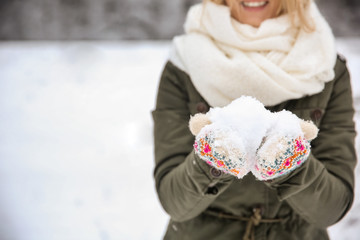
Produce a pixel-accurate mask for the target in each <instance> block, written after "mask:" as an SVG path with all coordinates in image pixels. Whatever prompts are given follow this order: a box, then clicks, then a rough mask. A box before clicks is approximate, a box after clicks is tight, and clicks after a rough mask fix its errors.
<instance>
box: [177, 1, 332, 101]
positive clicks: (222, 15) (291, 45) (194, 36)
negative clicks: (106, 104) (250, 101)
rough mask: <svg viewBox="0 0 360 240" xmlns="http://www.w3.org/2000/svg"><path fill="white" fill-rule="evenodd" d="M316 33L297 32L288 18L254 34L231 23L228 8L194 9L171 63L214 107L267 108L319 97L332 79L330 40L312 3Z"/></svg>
mask: <svg viewBox="0 0 360 240" xmlns="http://www.w3.org/2000/svg"><path fill="white" fill-rule="evenodd" d="M307 15H308V16H307V18H309V19H312V20H313V22H314V24H315V27H316V30H315V31H314V32H306V31H304V30H303V29H302V28H300V27H299V25H300V24H299V21H298V20H295V27H294V26H293V25H292V24H291V21H290V18H289V16H288V15H281V16H279V17H277V18H272V19H267V20H265V21H264V22H262V24H261V25H260V26H259V27H258V28H254V27H252V26H250V25H246V24H241V23H239V22H238V21H236V20H234V19H233V18H231V14H230V10H229V8H228V7H227V6H224V5H217V4H215V3H212V2H208V3H206V5H203V4H198V5H195V6H193V7H192V8H191V9H190V10H189V12H188V16H187V20H186V23H185V32H186V34H184V35H182V36H178V37H175V38H174V40H173V49H172V53H171V56H170V61H172V62H173V63H174V64H175V65H177V66H178V67H179V68H180V69H182V70H183V71H185V72H186V73H188V74H189V76H190V78H191V80H192V82H193V84H194V86H195V87H196V89H197V90H198V91H199V93H200V94H201V95H202V96H203V97H204V98H205V99H206V101H207V102H208V103H209V104H210V105H211V106H213V107H216V106H220V107H221V106H225V105H227V104H229V103H230V102H231V101H232V100H234V99H236V98H239V97H240V96H243V95H246V96H253V97H255V98H257V99H258V100H259V101H260V102H262V103H263V104H264V105H265V106H272V105H276V104H279V103H281V102H283V101H286V100H290V99H298V98H301V97H304V96H307V95H313V94H316V93H319V92H320V91H321V90H323V88H324V84H325V83H326V82H328V81H331V80H332V79H333V78H334V71H333V67H334V65H335V62H336V51H335V44H334V42H335V41H334V36H333V34H332V32H331V29H330V27H329V26H328V24H327V22H326V21H325V20H324V18H323V17H322V16H321V14H320V12H319V11H318V9H317V7H316V5H315V3H312V4H311V6H310V8H309V9H308V11H307Z"/></svg>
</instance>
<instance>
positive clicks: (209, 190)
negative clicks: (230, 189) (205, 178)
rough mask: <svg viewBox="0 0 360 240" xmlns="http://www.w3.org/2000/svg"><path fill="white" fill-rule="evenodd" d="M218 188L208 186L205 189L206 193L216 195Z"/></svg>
mask: <svg viewBox="0 0 360 240" xmlns="http://www.w3.org/2000/svg"><path fill="white" fill-rule="evenodd" d="M218 192H219V190H218V189H217V187H209V188H208V189H207V192H206V193H207V194H212V195H216V194H218Z"/></svg>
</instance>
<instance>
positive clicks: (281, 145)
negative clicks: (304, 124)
mask: <svg viewBox="0 0 360 240" xmlns="http://www.w3.org/2000/svg"><path fill="white" fill-rule="evenodd" d="M309 154H310V141H308V140H306V139H305V138H304V137H302V136H298V137H296V138H289V137H285V136H281V135H273V136H270V137H269V138H268V139H265V140H264V143H263V145H262V146H261V147H260V148H259V149H258V151H257V155H256V162H255V166H254V168H253V169H252V173H253V174H254V175H255V176H256V177H257V178H258V179H259V180H264V181H266V180H270V179H274V178H277V177H280V176H283V175H285V174H288V173H290V172H291V171H293V170H294V169H296V168H298V167H299V166H301V165H302V164H303V163H304V162H305V161H306V159H307V158H308V156H309Z"/></svg>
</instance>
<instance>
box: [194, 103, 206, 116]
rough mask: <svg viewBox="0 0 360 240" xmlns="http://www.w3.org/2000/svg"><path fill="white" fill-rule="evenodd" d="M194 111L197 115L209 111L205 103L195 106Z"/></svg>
mask: <svg viewBox="0 0 360 240" xmlns="http://www.w3.org/2000/svg"><path fill="white" fill-rule="evenodd" d="M196 110H197V112H198V113H206V112H207V111H208V110H209V107H208V106H207V105H206V104H205V103H203V102H199V103H198V104H197V105H196Z"/></svg>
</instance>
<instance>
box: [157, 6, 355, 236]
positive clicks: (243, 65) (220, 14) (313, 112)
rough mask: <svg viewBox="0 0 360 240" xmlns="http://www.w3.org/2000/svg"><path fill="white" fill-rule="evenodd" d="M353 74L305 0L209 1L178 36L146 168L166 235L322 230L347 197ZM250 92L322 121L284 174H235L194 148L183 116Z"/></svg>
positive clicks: (271, 105)
mask: <svg viewBox="0 0 360 240" xmlns="http://www.w3.org/2000/svg"><path fill="white" fill-rule="evenodd" d="M351 94H352V93H351V86H350V80H349V73H348V70H347V68H346V65H345V61H344V60H343V59H342V58H339V57H337V55H336V51H335V47H334V37H333V35H332V32H331V30H330V28H329V26H328V24H327V23H326V21H325V20H324V18H323V17H322V16H321V14H320V13H319V11H318V9H317V7H316V5H315V3H313V2H312V1H311V0H268V1H258V0H257V1H253V0H247V1H238V0H225V1H223V0H212V1H205V2H203V3H202V4H199V5H195V6H193V7H192V8H191V9H190V11H189V13H188V16H187V20H186V23H185V34H184V35H182V36H178V37H176V38H174V41H173V51H172V55H171V58H170V60H169V61H168V63H167V64H166V66H165V69H164V71H163V74H162V77H161V81H160V85H159V90H158V96H157V103H156V109H155V110H154V112H153V118H154V135H155V162H156V167H155V171H154V175H155V181H156V189H157V192H158V196H159V199H160V202H161V204H162V206H163V207H164V209H165V210H166V212H167V213H168V214H169V215H170V217H171V220H170V223H169V225H168V229H167V232H166V234H165V237H164V238H165V239H228V240H230V239H276V240H279V239H307V240H310V239H316V240H319V239H328V234H327V230H326V228H327V227H328V226H330V225H332V224H334V223H336V222H338V221H339V220H340V219H341V218H342V217H343V216H344V215H345V214H346V213H347V212H348V210H349V209H350V207H351V204H352V201H353V195H354V167H355V165H356V155H355V150H354V137H355V130H354V122H353V114H354V110H353V106H352V95H351ZM244 95H247V96H252V97H255V98H257V99H258V100H259V101H261V102H262V103H263V104H264V105H265V106H266V107H267V109H269V110H271V111H273V112H277V111H280V110H283V109H286V110H288V111H291V112H292V113H294V114H296V115H297V116H298V117H299V118H301V119H304V120H312V121H313V122H314V123H315V124H316V126H317V127H318V128H319V133H318V137H317V138H316V139H315V140H313V141H312V142H311V153H310V155H309V157H308V158H307V159H306V162H305V163H304V164H302V165H301V166H300V167H298V168H297V169H296V170H294V171H293V172H291V173H289V174H286V175H285V176H282V177H279V178H276V179H273V180H269V181H259V180H257V179H256V178H255V177H254V175H253V174H251V173H249V174H247V175H246V176H244V177H243V178H242V179H237V178H236V177H234V176H233V175H231V174H227V173H224V172H222V171H219V170H218V169H216V168H214V167H211V166H209V165H208V164H207V163H206V162H205V161H203V160H202V159H201V158H200V157H199V155H198V154H197V153H195V151H194V150H193V143H194V136H193V135H192V134H191V133H190V131H189V129H188V122H189V118H190V115H194V114H196V113H199V112H207V111H208V110H209V107H223V106H226V105H228V104H229V103H230V102H231V101H232V100H234V99H237V98H239V97H241V96H244Z"/></svg>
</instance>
